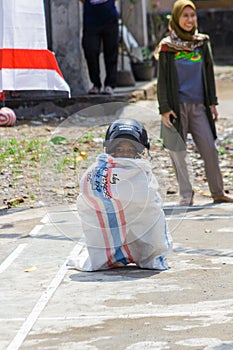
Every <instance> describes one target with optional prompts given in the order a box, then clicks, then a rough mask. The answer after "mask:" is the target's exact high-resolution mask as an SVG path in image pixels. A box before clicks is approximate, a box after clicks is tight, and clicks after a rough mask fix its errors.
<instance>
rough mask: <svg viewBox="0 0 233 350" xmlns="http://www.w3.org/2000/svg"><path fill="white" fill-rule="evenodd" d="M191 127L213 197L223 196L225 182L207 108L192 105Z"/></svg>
mask: <svg viewBox="0 0 233 350" xmlns="http://www.w3.org/2000/svg"><path fill="white" fill-rule="evenodd" d="M189 115H190V118H189V127H190V132H191V134H192V137H193V140H194V142H195V144H196V146H197V149H198V151H199V152H200V155H201V157H202V159H203V160H204V165H205V173H206V178H207V181H208V185H209V189H210V192H211V195H212V197H218V196H222V195H223V194H224V191H223V180H222V174H221V171H220V167H219V159H218V151H217V149H216V146H215V141H214V137H213V134H212V132H211V129H210V125H209V122H208V119H207V116H206V112H205V106H204V105H202V104H198V105H190V114H189Z"/></svg>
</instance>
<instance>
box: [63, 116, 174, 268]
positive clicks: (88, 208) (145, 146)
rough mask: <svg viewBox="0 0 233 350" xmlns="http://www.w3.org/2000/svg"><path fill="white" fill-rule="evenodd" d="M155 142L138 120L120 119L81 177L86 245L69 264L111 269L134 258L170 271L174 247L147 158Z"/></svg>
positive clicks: (80, 201)
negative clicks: (94, 160)
mask: <svg viewBox="0 0 233 350" xmlns="http://www.w3.org/2000/svg"><path fill="white" fill-rule="evenodd" d="M149 148H150V143H149V140H148V136H147V131H146V130H145V128H144V127H143V126H142V125H141V124H140V123H139V122H138V121H136V120H134V119H118V120H116V121H115V122H113V123H112V124H111V125H110V126H109V127H108V130H107V132H106V135H105V141H104V149H105V153H103V154H101V155H99V156H98V157H97V159H96V162H95V163H94V164H93V165H91V166H90V167H89V169H88V170H87V171H86V172H85V174H84V175H83V177H82V179H81V182H80V189H81V193H80V195H79V197H78V200H77V208H78V213H79V215H80V218H81V222H82V228H83V233H84V238H85V244H84V245H83V246H80V252H79V253H78V255H77V256H74V257H70V259H69V261H68V266H71V267H74V268H76V269H78V270H82V271H96V270H106V269H110V268H114V267H121V266H125V265H127V264H130V263H134V264H136V265H137V266H138V267H140V268H147V269H156V270H166V269H168V264H167V257H168V256H169V255H170V254H171V251H172V238H171V236H170V234H169V232H168V231H167V226H166V219H165V215H164V212H163V210H162V203H161V197H160V195H159V193H158V183H157V180H156V178H155V176H154V175H153V173H152V168H151V165H150V162H149V160H148V159H147V158H148V157H147V155H148V151H149Z"/></svg>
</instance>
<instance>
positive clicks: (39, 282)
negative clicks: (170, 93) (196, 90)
mask: <svg viewBox="0 0 233 350" xmlns="http://www.w3.org/2000/svg"><path fill="white" fill-rule="evenodd" d="M152 83H153V82H152ZM150 87H151V85H150ZM140 90H144V88H140ZM231 103H232V102H231V101H229V100H225V102H224V103H223V104H222V107H221V114H222V115H225V116H226V117H227V116H229V115H230V116H231V117H232V112H231V109H230V108H231ZM155 104H156V102H155V101H140V102H138V104H137V106H136V108H138V111H139V112H140V109H141V108H143V110H144V113H143V116H142V114H140V113H137V116H138V119H139V120H141V118H142V117H143V121H145V120H146V122H147V125H150V122H152V121H151V120H150V118H151V115H153V114H152V111H154V110H155V109H154V107H155ZM127 108H131V109H127V115H129V114H130V112H132V114H133V115H134V116H135V109H134V110H132V107H131V106H129V107H127ZM145 111H147V113H145ZM224 113H225V114H224ZM157 117H158V116H156V118H157ZM156 120H157V121H158V119H156ZM153 123H154V120H153ZM164 211H165V214H166V217H167V222H168V228H169V230H170V232H171V234H172V236H173V240H174V251H173V254H172V256H171V257H170V259H169V266H170V269H169V270H168V271H164V272H161V273H159V272H158V271H152V270H143V269H138V268H136V267H135V266H133V265H131V266H128V267H125V268H119V269H114V270H109V271H104V272H103V271H101V272H93V273H85V272H79V271H76V270H72V269H68V268H67V267H66V259H67V258H68V256H69V255H71V253H72V252H75V251H76V250H78V249H79V244H80V238H81V235H82V232H81V226H80V220H79V217H78V215H77V212H76V208H75V207H74V206H69V205H64V206H62V207H57V208H55V207H49V206H46V207H42V208H38V209H22V210H16V209H14V210H10V211H7V212H2V213H0V221H1V225H0V276H1V284H0V300H1V304H0V349H2V350H17V349H23V350H24V349H25V350H26V349H27V350H40V349H43V350H45V349H46V350H47V349H59V350H72V349H74V350H109V349H114V350H115V349H116V350H143V349H152V350H165V349H170V350H191V349H192V350H232V349H233V336H232V335H233V294H232V290H233V282H232V281H233V274H232V264H233V249H232V247H233V205H231V204H219V205H213V204H211V202H210V201H209V199H206V198H199V197H197V198H196V202H195V205H194V206H193V207H191V208H188V209H187V208H181V207H178V206H176V205H175V203H172V202H167V201H166V198H164Z"/></svg>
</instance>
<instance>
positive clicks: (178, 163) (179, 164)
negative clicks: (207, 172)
mask: <svg viewBox="0 0 233 350" xmlns="http://www.w3.org/2000/svg"><path fill="white" fill-rule="evenodd" d="M169 154H170V158H171V161H172V165H173V168H174V170H175V174H176V179H177V182H178V185H179V194H180V204H184V205H186V204H187V205H188V204H191V203H192V197H193V190H192V185H191V183H190V180H189V173H188V167H187V163H186V151H181V152H173V151H169Z"/></svg>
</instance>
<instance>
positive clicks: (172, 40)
mask: <svg viewBox="0 0 233 350" xmlns="http://www.w3.org/2000/svg"><path fill="white" fill-rule="evenodd" d="M187 6H189V7H191V8H192V9H193V10H194V11H195V12H196V7H195V5H194V3H193V2H192V1H191V0H177V1H176V2H175V3H174V5H173V9H172V16H171V19H170V21H169V25H168V29H169V32H170V35H169V36H167V37H165V38H164V39H162V40H161V42H160V43H159V45H158V46H157V48H156V50H155V58H156V59H158V55H159V52H161V51H169V52H176V51H181V50H186V51H193V50H195V49H196V48H197V47H199V46H202V45H203V42H204V41H205V40H208V39H209V36H208V35H206V34H200V33H198V30H197V23H196V24H195V25H194V27H193V28H192V30H191V31H189V32H187V31H186V30H184V29H182V28H181V27H180V25H179V19H180V16H181V14H182V12H183V10H184V8H185V7H187Z"/></svg>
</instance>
